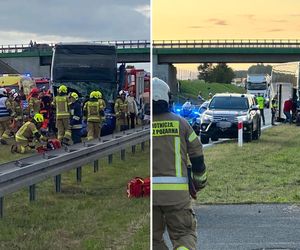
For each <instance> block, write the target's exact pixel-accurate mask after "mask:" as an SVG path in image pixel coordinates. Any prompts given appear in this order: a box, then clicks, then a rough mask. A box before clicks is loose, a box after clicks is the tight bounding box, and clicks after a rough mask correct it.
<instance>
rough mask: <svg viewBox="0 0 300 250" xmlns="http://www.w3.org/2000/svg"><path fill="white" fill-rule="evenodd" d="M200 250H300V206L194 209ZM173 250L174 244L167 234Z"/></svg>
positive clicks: (213, 206)
mask: <svg viewBox="0 0 300 250" xmlns="http://www.w3.org/2000/svg"><path fill="white" fill-rule="evenodd" d="M194 210H195V213H196V216H197V221H198V227H197V232H198V244H197V249H200V250H267V249H273V250H275V249H278V250H279V249H281V250H284V249H293V250H300V206H299V205H298V206H296V205H288V204H280V205H279V204H270V205H265V204H252V205H204V206H198V207H194ZM165 239H166V242H167V244H168V247H169V249H172V247H171V246H172V245H171V242H170V240H169V238H168V236H167V234H165Z"/></svg>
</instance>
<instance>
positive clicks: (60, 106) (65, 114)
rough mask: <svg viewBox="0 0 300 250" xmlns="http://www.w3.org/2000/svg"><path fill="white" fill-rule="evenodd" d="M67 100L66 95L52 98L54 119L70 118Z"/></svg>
mask: <svg viewBox="0 0 300 250" xmlns="http://www.w3.org/2000/svg"><path fill="white" fill-rule="evenodd" d="M68 102H69V99H68V97H67V96H66V95H58V96H55V98H54V103H53V104H54V106H55V109H56V119H63V118H70V111H69V103H68Z"/></svg>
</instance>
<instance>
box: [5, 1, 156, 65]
mask: <svg viewBox="0 0 300 250" xmlns="http://www.w3.org/2000/svg"><path fill="white" fill-rule="evenodd" d="M150 13H151V12H150V0H126V1H123V0H47V1H46V0H44V1H42V0H26V1H25V0H1V8H0V45H15V44H29V42H30V40H32V41H36V42H37V43H57V42H91V41H115V40H150ZM141 65H144V64H141ZM148 68H150V66H149V67H148ZM148 70H149V69H148Z"/></svg>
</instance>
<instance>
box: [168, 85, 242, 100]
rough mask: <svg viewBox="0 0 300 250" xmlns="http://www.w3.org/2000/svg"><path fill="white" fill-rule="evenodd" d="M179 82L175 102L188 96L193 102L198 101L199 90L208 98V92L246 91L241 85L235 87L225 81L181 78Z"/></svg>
mask: <svg viewBox="0 0 300 250" xmlns="http://www.w3.org/2000/svg"><path fill="white" fill-rule="evenodd" d="M179 82H180V93H178V94H177V95H174V98H173V99H174V101H175V102H176V103H178V102H179V103H182V102H184V101H185V100H186V99H187V98H190V99H191V100H192V101H194V103H197V102H198V98H197V97H198V94H199V91H201V94H202V97H203V98H204V99H207V98H208V94H209V93H212V94H216V93H223V92H230V93H246V90H245V89H244V88H242V87H237V86H235V85H233V84H226V83H207V82H204V81H203V80H192V81H190V80H183V81H179Z"/></svg>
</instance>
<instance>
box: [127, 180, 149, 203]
mask: <svg viewBox="0 0 300 250" xmlns="http://www.w3.org/2000/svg"><path fill="white" fill-rule="evenodd" d="M127 196H128V198H132V197H136V198H139V197H143V196H150V177H148V178H145V179H143V178H141V177H135V178H133V179H131V180H130V181H129V182H128V184H127Z"/></svg>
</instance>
